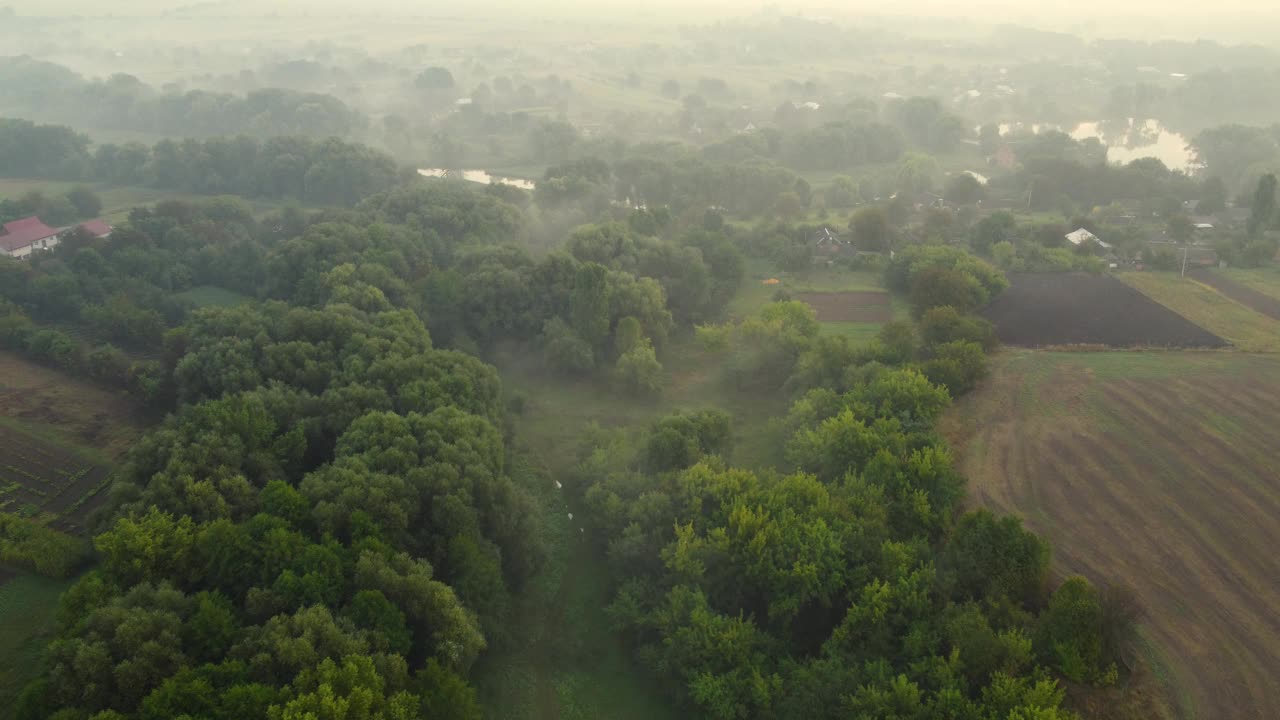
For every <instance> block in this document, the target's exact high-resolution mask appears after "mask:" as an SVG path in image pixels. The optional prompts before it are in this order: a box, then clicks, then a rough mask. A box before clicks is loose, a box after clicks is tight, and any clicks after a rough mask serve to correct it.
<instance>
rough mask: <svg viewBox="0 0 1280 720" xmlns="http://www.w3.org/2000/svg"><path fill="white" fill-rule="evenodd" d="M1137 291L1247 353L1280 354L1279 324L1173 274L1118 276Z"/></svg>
mask: <svg viewBox="0 0 1280 720" xmlns="http://www.w3.org/2000/svg"><path fill="white" fill-rule="evenodd" d="M1117 277H1119V278H1120V279H1121V280H1123V281H1124V282H1126V283H1128V284H1129V285H1130V286H1132V287H1134V288H1136V289H1137V290H1138V291H1139V292H1141V293H1142V294H1144V295H1146V296H1147V297H1149V298H1151V299H1152V300H1155V301H1156V302H1158V303H1160V304H1161V305H1164V306H1165V307H1167V308H1169V309H1170V310H1173V311H1174V312H1176V313H1178V314H1179V315H1181V316H1183V317H1184V318H1186V319H1188V320H1190V321H1191V322H1193V323H1195V324H1196V325H1199V326H1200V327H1202V328H1204V329H1205V330H1208V331H1209V332H1211V333H1213V334H1214V335H1217V336H1218V337H1221V338H1223V339H1225V340H1227V341H1228V342H1230V343H1231V344H1232V345H1234V346H1236V347H1237V348H1239V349H1240V350H1244V351H1247V352H1280V321H1276V320H1272V319H1271V318H1268V317H1266V316H1264V315H1262V314H1260V313H1257V312H1255V311H1253V310H1250V309H1249V308H1247V307H1245V306H1243V305H1241V304H1239V303H1237V302H1235V301H1234V300H1231V299H1229V298H1227V297H1226V296H1224V295H1222V294H1221V293H1219V292H1218V291H1216V290H1214V289H1213V288H1211V287H1209V286H1208V285H1205V284H1204V283H1200V282H1196V281H1195V280H1192V279H1191V278H1182V277H1179V276H1178V275H1177V274H1175V273H1156V272H1141V273H1137V272H1130V273H1121V274H1120V275H1118V276H1117Z"/></svg>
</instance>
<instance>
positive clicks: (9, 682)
mask: <svg viewBox="0 0 1280 720" xmlns="http://www.w3.org/2000/svg"><path fill="white" fill-rule="evenodd" d="M9 572H11V571H7V570H5V569H3V568H0V573H9ZM74 582H75V580H74V579H63V580H53V579H50V578H45V577H40V576H39V575H34V574H31V573H27V572H20V573H17V574H16V575H13V576H12V577H11V578H10V579H9V580H8V582H4V583H3V584H0V707H6V708H11V707H13V703H14V701H15V700H16V699H17V696H18V693H20V692H21V691H22V687H23V686H24V685H25V684H26V683H27V682H28V681H30V680H31V679H33V678H34V677H36V675H38V674H39V672H40V669H41V664H42V662H43V658H44V649H45V646H46V645H47V644H48V643H49V640H50V639H51V638H52V636H53V621H54V613H55V612H56V610H57V608H58V597H59V596H60V595H61V594H62V592H63V591H64V590H66V589H67V588H69V587H71V584H72V583H74Z"/></svg>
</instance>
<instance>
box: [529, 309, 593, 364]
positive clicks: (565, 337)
mask: <svg viewBox="0 0 1280 720" xmlns="http://www.w3.org/2000/svg"><path fill="white" fill-rule="evenodd" d="M541 343H542V353H543V359H544V360H545V361H546V363H547V366H548V367H550V368H552V369H553V370H556V371H558V372H563V373H567V374H571V375H572V374H581V373H586V372H590V371H591V370H592V369H593V368H595V365H596V358H595V350H594V349H592V347H591V345H590V344H589V343H587V341H586V340H583V339H582V338H581V337H579V336H578V335H577V333H575V332H574V331H573V328H571V327H569V326H568V325H567V324H566V323H565V322H564V321H563V320H561V319H560V318H551V319H550V320H548V321H547V322H546V324H545V325H543V326H542V337H541Z"/></svg>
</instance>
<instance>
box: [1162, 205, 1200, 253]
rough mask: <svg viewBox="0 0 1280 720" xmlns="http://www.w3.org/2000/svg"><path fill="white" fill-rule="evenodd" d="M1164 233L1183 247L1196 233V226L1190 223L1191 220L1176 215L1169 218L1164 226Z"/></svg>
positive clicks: (1184, 216)
mask: <svg viewBox="0 0 1280 720" xmlns="http://www.w3.org/2000/svg"><path fill="white" fill-rule="evenodd" d="M1165 232H1167V233H1168V234H1169V237H1171V238H1173V239H1174V240H1175V241H1177V242H1179V243H1181V244H1183V245H1185V244H1187V243H1189V242H1191V238H1192V236H1194V235H1195V232H1196V226H1195V224H1194V223H1192V222H1191V218H1189V217H1187V216H1186V215H1183V214H1182V213H1178V214H1177V215H1171V216H1170V217H1169V220H1168V222H1167V223H1166V225H1165Z"/></svg>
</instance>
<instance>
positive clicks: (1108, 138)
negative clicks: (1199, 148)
mask: <svg viewBox="0 0 1280 720" xmlns="http://www.w3.org/2000/svg"><path fill="white" fill-rule="evenodd" d="M1049 130H1060V131H1063V132H1066V133H1067V134H1068V135H1070V136H1071V137H1072V139H1074V140H1087V139H1088V138H1097V139H1098V141H1099V142H1101V143H1102V144H1103V145H1105V146H1106V147H1107V160H1108V161H1110V162H1112V163H1119V164H1125V163H1128V162H1132V161H1134V160H1137V159H1139V158H1155V159H1157V160H1159V161H1160V162H1162V163H1164V164H1165V166H1166V167H1168V168H1169V169H1170V170H1182V171H1183V172H1191V171H1192V170H1194V169H1196V167H1197V165H1196V157H1195V153H1193V152H1192V151H1191V150H1190V149H1188V148H1187V138H1186V136H1185V135H1182V134H1180V133H1176V132H1173V131H1172V130H1170V129H1169V128H1166V127H1165V126H1164V125H1161V124H1160V121H1159V120H1135V119H1133V118H1119V119H1113V120H1101V121H1098V122H1085V123H1080V124H1079V125H1076V126H1075V127H1072V128H1071V129H1070V130H1067V129H1066V128H1063V127H1059V126H1056V125H1049V124H1047V123H1045V124H1042V123H1004V124H1002V125H1000V134H1001V135H1009V134H1021V133H1027V132H1031V133H1040V132H1046V131H1049Z"/></svg>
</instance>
